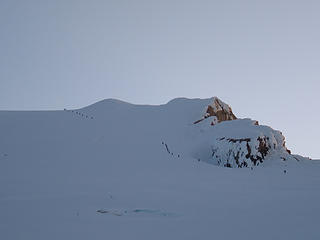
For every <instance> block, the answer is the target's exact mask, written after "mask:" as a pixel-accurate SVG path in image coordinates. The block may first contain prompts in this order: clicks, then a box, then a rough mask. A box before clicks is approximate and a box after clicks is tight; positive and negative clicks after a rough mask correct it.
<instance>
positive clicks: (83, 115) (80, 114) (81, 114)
mask: <svg viewBox="0 0 320 240" xmlns="http://www.w3.org/2000/svg"><path fill="white" fill-rule="evenodd" d="M63 110H64V111H67V112H72V113H75V114H77V115H79V116H80V117H84V118H88V119H93V117H92V116H88V115H86V114H83V113H81V112H79V111H76V110H67V109H66V108H65V109H63Z"/></svg>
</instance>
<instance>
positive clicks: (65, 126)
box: [0, 97, 320, 239]
mask: <svg viewBox="0 0 320 240" xmlns="http://www.w3.org/2000/svg"><path fill="white" fill-rule="evenodd" d="M0 133H1V134H0V239H215V238H216V239H233V238H237V239H318V238H319V237H320V233H319V231H318V229H317V219H318V216H319V213H320V211H319V210H320V207H319V206H320V205H319V200H320V191H319V190H320V189H319V186H320V184H319V183H320V175H319V170H320V168H319V166H320V165H319V164H318V161H312V160H309V159H307V158H303V157H301V156H298V155H293V154H291V152H290V151H289V150H288V149H287V148H286V146H285V139H284V136H283V135H282V134H281V132H279V131H276V130H273V129H272V128H270V127H268V126H261V125H259V124H258V122H257V121H255V120H250V119H238V118H237V117H236V116H235V115H234V114H233V112H232V109H231V107H230V106H228V105H227V104H225V103H223V102H222V101H221V100H220V99H218V98H217V97H214V98H210V99H185V98H178V99H174V100H172V101H170V102H169V103H167V104H164V105H159V106H150V105H133V104H129V103H126V102H122V101H119V100H114V99H108V100H104V101H101V102H98V103H96V104H93V105H91V106H88V107H85V108H82V109H76V110H69V109H65V110H63V111H38V112H10V111H2V112H0Z"/></svg>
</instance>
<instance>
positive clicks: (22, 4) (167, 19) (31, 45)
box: [0, 0, 320, 158]
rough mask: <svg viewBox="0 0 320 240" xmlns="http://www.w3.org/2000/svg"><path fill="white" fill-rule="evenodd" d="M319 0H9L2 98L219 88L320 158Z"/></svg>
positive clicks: (36, 101)
mask: <svg viewBox="0 0 320 240" xmlns="http://www.w3.org/2000/svg"><path fill="white" fill-rule="evenodd" d="M319 12H320V2H319V1H308V0H304V1H302V0H301V1H294V0H290V1H289V0H286V1H284V0H268V1H267V0H264V1H259V0H255V1H249V0H243V1H239V0H230V1H228V0H226V1H213V0H211V1H209V0H208V1H201V0H197V1H187V0H185V1H182V0H181V1H175V0H161V1H152V0H146V1H141V0H136V1H134V0H112V1H107V0H104V1H96V0H90V1H89V0H88V1H82V0H69V1H66V0H64V1H54V0H51V1H46V0H39V1H36V0H29V1H16V0H1V1H0V29H1V37H0V53H1V54H0V109H2V110H30V109H37V110H40V109H41V110H43V109H62V108H73V107H82V106H85V105H88V104H91V103H93V102H95V101H98V100H101V99H104V98H118V99H121V100H125V101H129V102H132V103H148V104H161V103H165V102H167V101H168V100H170V99H172V98H175V97H182V96H183V97H200V98H207V97H211V96H215V95H217V96H219V97H220V98H221V99H222V100H224V101H226V102H227V103H229V104H230V105H231V106H232V107H233V109H234V112H235V113H236V114H237V115H238V116H240V117H251V118H254V119H258V120H259V121H260V122H261V123H264V124H268V125H271V126H272V127H273V128H276V129H280V130H282V131H283V133H284V134H285V136H286V137H287V142H288V146H289V147H290V148H292V149H293V151H294V152H296V153H300V154H304V155H307V156H311V157H315V158H320V150H319V140H318V138H319V135H320V129H319V123H320V113H319V111H318V103H319V102H320V101H319V100H320V99H319V91H320V81H319V69H320V44H319V43H320V31H319V29H320V15H319Z"/></svg>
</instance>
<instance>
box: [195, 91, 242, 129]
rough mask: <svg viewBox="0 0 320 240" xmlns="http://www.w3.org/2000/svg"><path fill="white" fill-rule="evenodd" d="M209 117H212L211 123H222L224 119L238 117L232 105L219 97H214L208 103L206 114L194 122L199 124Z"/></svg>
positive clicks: (228, 119)
mask: <svg viewBox="0 0 320 240" xmlns="http://www.w3.org/2000/svg"><path fill="white" fill-rule="evenodd" d="M209 117H211V118H212V121H211V125H215V124H216V123H220V122H223V121H230V120H235V119H237V117H236V116H235V115H234V114H233V112H232V109H231V107H230V106H229V105H228V104H226V103H224V102H222V101H221V100H220V99H219V98H217V97H214V98H213V102H212V103H211V104H210V105H208V107H207V108H206V110H205V114H204V115H203V116H202V118H201V119H199V120H197V121H195V122H194V124H197V123H199V122H201V121H203V120H204V119H206V118H209Z"/></svg>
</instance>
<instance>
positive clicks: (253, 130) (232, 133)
mask: <svg viewBox="0 0 320 240" xmlns="http://www.w3.org/2000/svg"><path fill="white" fill-rule="evenodd" d="M212 130H213V132H212V136H215V138H214V139H213V141H212V145H211V149H212V161H213V163H214V164H217V165H220V166H224V167H238V168H242V167H253V166H258V165H259V164H261V163H263V162H264V160H265V159H266V157H267V156H270V155H274V156H276V158H279V160H282V161H286V160H289V159H293V160H295V161H298V158H297V157H295V156H293V155H291V152H290V150H288V149H287V148H286V145H285V137H284V136H283V135H282V133H281V132H280V131H276V130H273V129H272V128H270V127H268V126H260V125H259V124H258V122H257V121H253V120H250V119H238V120H234V121H226V122H222V123H219V124H217V125H215V126H214V127H213V129H212Z"/></svg>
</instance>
